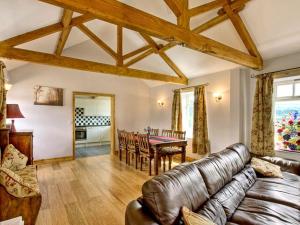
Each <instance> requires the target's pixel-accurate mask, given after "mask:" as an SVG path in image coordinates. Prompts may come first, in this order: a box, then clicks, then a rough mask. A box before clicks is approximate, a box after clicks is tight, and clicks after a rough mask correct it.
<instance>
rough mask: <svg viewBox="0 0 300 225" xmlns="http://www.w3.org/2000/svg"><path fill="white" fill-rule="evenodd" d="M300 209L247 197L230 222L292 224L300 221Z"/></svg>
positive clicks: (255, 224) (251, 224) (247, 224)
mask: <svg viewBox="0 0 300 225" xmlns="http://www.w3.org/2000/svg"><path fill="white" fill-rule="evenodd" d="M299 215H300V211H299V210H297V209H295V208H292V207H289V206H286V205H282V204H278V203H274V202H268V201H263V200H259V199H254V198H248V197H246V198H245V199H244V200H243V201H242V202H241V204H240V206H239V207H238V208H237V210H236V211H235V213H234V214H233V216H232V218H231V219H230V221H229V222H233V223H237V224H243V225H276V224H280V225H291V224H299V223H300V217H299Z"/></svg>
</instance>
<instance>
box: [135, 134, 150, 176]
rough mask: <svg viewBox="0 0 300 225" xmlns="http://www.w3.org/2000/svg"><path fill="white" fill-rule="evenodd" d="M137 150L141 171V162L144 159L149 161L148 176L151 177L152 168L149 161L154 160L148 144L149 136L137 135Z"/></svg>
mask: <svg viewBox="0 0 300 225" xmlns="http://www.w3.org/2000/svg"><path fill="white" fill-rule="evenodd" d="M137 139H138V149H139V158H140V163H141V168H140V169H141V171H142V170H143V161H144V159H149V176H151V171H152V166H151V161H152V159H153V158H154V153H153V151H152V149H151V147H150V143H149V134H138V135H137Z"/></svg>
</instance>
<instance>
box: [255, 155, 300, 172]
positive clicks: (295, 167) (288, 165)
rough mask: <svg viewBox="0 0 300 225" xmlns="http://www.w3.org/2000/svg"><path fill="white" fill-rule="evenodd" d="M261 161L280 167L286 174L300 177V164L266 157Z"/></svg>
mask: <svg viewBox="0 0 300 225" xmlns="http://www.w3.org/2000/svg"><path fill="white" fill-rule="evenodd" d="M261 159H263V160H265V161H268V162H270V163H273V164H276V165H278V166H280V169H281V170H282V171H285V172H289V173H293V174H296V175H300V162H298V161H293V160H287V159H283V158H279V157H270V156H265V157H262V158H261Z"/></svg>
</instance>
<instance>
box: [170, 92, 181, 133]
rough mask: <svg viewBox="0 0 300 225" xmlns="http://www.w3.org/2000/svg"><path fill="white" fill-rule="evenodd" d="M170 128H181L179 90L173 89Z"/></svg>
mask: <svg viewBox="0 0 300 225" xmlns="http://www.w3.org/2000/svg"><path fill="white" fill-rule="evenodd" d="M172 130H179V131H181V130H182V112H181V96H180V90H175V91H174V96H173V104H172Z"/></svg>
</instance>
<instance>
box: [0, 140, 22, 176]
mask: <svg viewBox="0 0 300 225" xmlns="http://www.w3.org/2000/svg"><path fill="white" fill-rule="evenodd" d="M27 161H28V157H27V156H26V155H24V154H22V153H21V152H20V151H19V150H18V149H16V148H15V147H14V146H13V145H12V144H9V145H7V146H6V148H5V150H4V153H3V159H2V167H4V168H7V169H10V170H13V171H16V170H21V169H24V168H25V167H26V164H27Z"/></svg>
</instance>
